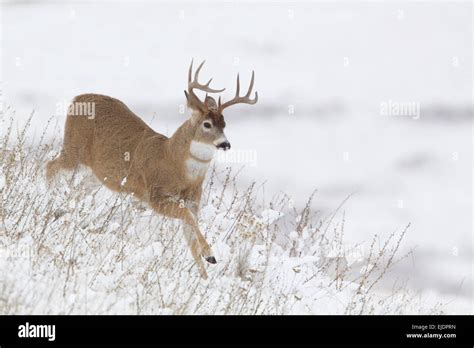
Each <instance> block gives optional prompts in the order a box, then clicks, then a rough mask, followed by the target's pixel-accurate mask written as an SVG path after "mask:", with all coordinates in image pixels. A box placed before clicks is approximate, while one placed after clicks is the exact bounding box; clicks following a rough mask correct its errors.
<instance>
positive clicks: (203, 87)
mask: <svg viewBox="0 0 474 348" xmlns="http://www.w3.org/2000/svg"><path fill="white" fill-rule="evenodd" d="M205 62H206V61H205V60H203V61H202V63H201V64H199V66H198V68H197V69H196V72H195V73H194V80H193V81H191V75H192V66H193V64H192V62H191V66H190V68H189V76H188V89H189V90H191V89H193V88H196V89H200V90H202V91H205V92H209V93H219V92H222V91H224V90H225V88H222V89H213V88H211V87H209V84H210V83H211V81H212V78H211V79H210V80H209V81H208V82H207V83H206V84H205V85H202V84H200V83H199V81H198V79H199V72H200V71H201V69H202V67H203V65H204V63H205Z"/></svg>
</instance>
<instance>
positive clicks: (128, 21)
mask: <svg viewBox="0 0 474 348" xmlns="http://www.w3.org/2000/svg"><path fill="white" fill-rule="evenodd" d="M1 10H2V14H1V20H2V22H1V26H0V28H1V35H2V36H1V40H2V41H1V56H0V57H1V68H2V70H1V83H2V85H1V92H2V104H1V105H2V111H3V112H2V117H1V119H2V120H1V123H0V136H1V137H2V138H1V140H2V142H3V139H4V138H5V136H6V134H7V133H8V129H9V124H10V119H11V118H12V117H13V120H14V122H13V130H12V132H11V134H10V135H11V136H10V142H9V143H8V145H5V147H3V148H2V149H1V150H2V151H1V153H0V154H1V156H2V157H1V160H2V163H1V166H2V172H0V190H2V195H1V199H2V205H1V206H0V208H2V209H0V214H2V215H0V218H2V222H0V238H1V241H2V244H1V247H2V248H3V253H4V254H3V255H4V257H3V258H2V259H1V261H0V265H1V266H0V267H1V269H2V273H1V278H0V291H1V294H2V296H0V297H1V298H5V299H8V301H9V302H8V304H7V305H3V307H2V302H0V310H1V311H2V312H8V313H44V312H46V313H57V312H61V313H84V312H87V313H129V312H131V313H193V312H199V313H216V312H219V313H319V314H324V313H417V312H422V313H473V312H474V310H473V297H474V296H473V281H472V278H473V235H472V216H473V215H472V213H473V210H472V159H473V156H472V120H473V106H472V85H471V81H472V67H471V64H472V52H471V46H472V34H471V26H472V5H471V4H470V3H469V2H466V3H463V2H457V3H444V2H433V3H419V2H413V3H410V2H404V3H401V4H396V3H374V2H357V3H352V2H347V3H345V2H312V3H304V2H298V3H293V2H258V3H257V4H248V3H238V2H230V3H226V4H217V3H216V2H201V3H200V4H196V5H194V4H189V3H180V4H175V3H174V2H161V3H153V2H151V1H140V2H133V3H132V2H127V1H119V2H98V3H88V2H84V3H82V2H78V1H74V2H33V3H32V2H21V3H17V2H4V3H2V7H1ZM193 57H194V58H195V60H201V59H206V60H207V63H206V65H205V66H204V69H203V71H202V76H203V77H204V76H206V77H213V78H214V80H213V85H214V86H215V87H219V88H220V87H226V91H225V92H224V96H226V97H230V96H231V95H232V94H233V93H234V88H235V75H236V73H237V72H240V73H241V78H242V83H243V84H244V85H245V84H246V83H247V82H248V80H249V78H250V73H251V71H252V69H253V70H255V73H256V85H255V87H256V89H257V90H258V92H259V99H260V100H259V103H258V104H257V105H255V106H238V107H235V108H234V109H232V108H231V109H230V110H229V111H228V112H227V113H226V114H225V115H226V122H227V127H226V134H227V137H228V138H229V140H230V142H231V143H232V147H233V153H231V154H229V155H228V156H227V157H223V156H222V155H218V156H217V158H216V160H215V167H216V170H217V171H218V173H219V175H220V178H221V179H220V182H225V170H226V168H227V167H230V168H232V172H233V173H237V172H239V174H238V176H237V178H236V180H235V187H233V188H232V190H235V192H238V193H239V194H241V195H244V196H245V193H246V192H247V191H246V190H247V188H248V187H249V186H250V185H251V184H252V183H253V182H256V189H255V192H254V194H255V197H258V199H257V198H256V201H255V203H254V204H255V205H254V206H252V208H251V209H250V210H249V211H247V210H248V207H246V208H243V207H241V206H232V204H231V203H229V204H228V205H227V206H226V209H228V210H225V212H228V213H225V212H224V213H223V211H222V209H223V208H222V207H218V206H216V205H215V204H213V203H212V202H213V200H212V199H210V200H209V201H207V202H206V204H203V207H202V209H203V214H202V216H201V227H202V228H203V230H204V231H206V232H207V238H208V239H209V240H211V241H212V243H213V245H214V246H215V248H216V250H217V253H218V255H216V257H217V258H218V259H220V260H222V262H220V263H219V264H218V266H217V267H216V268H215V269H213V270H212V273H211V279H210V280H209V281H208V282H205V283H200V282H199V278H197V276H196V274H195V273H197V270H196V269H195V267H191V266H192V262H191V259H190V256H189V253H188V252H187V249H186V248H185V247H184V241H183V240H181V239H177V240H176V239H174V238H171V241H170V240H168V239H169V238H170V234H166V233H165V234H160V233H157V231H163V230H164V231H174V230H176V229H177V228H178V224H177V223H175V222H173V221H166V220H163V219H160V218H157V217H150V216H151V215H152V212H151V211H150V210H147V207H141V206H137V204H136V203H135V202H134V201H133V200H131V199H128V198H126V197H122V196H120V202H121V205H120V207H118V208H117V209H118V210H119V212H117V211H114V209H113V208H111V207H115V206H116V203H117V202H115V199H116V196H117V195H114V194H112V193H110V192H107V191H106V189H105V188H100V186H97V184H96V183H94V182H93V180H91V179H90V178H88V177H87V173H86V172H84V173H81V175H80V176H79V177H77V178H75V180H76V181H75V182H74V183H72V184H71V185H70V187H69V188H68V191H67V192H64V190H62V189H61V186H59V187H56V188H55V189H53V190H51V189H50V190H47V188H46V184H45V182H44V178H43V177H42V175H43V173H42V170H41V163H44V161H46V160H47V159H50V158H52V157H53V156H54V155H55V154H56V153H57V151H58V149H59V141H60V140H61V137H62V130H63V123H64V119H65V117H64V105H65V103H67V102H69V101H70V100H71V99H72V97H73V96H75V95H77V94H81V93H87V92H96V93H101V94H107V95H110V96H113V97H116V98H118V99H121V100H122V101H124V102H125V103H126V104H127V105H128V106H129V107H130V108H131V109H132V110H133V111H134V112H136V113H137V114H138V115H140V116H141V117H142V118H143V119H144V120H145V121H147V122H148V123H149V124H150V125H151V126H152V127H153V128H154V129H155V130H157V131H159V132H162V133H164V134H166V135H171V134H172V133H173V131H174V130H175V129H176V128H177V126H178V125H179V124H180V123H182V122H183V120H184V119H185V114H184V113H183V112H182V111H183V103H184V94H183V90H184V88H185V86H186V73H187V68H188V66H189V62H190V60H191V58H193ZM407 105H408V106H409V107H407V108H405V109H404V110H402V111H400V106H407ZM33 110H34V115H33V118H32V120H31V126H30V127H29V128H28V130H27V131H26V133H25V136H24V137H23V138H21V135H19V136H17V130H21V129H23V126H24V125H25V123H26V122H27V120H28V118H29V116H30V114H31V113H32V111H33ZM48 120H50V121H51V123H50V125H49V127H48V129H47V131H46V133H45V137H44V139H43V144H46V145H45V147H44V148H43V147H40V146H39V145H38V144H39V139H40V137H41V134H42V132H43V130H44V129H45V127H46V125H47V123H48ZM21 139H23V140H24V144H23V143H21V141H23V140H21ZM53 141H55V143H53V144H52V145H51V142H53ZM18 142H20V144H19V143H18ZM15 149H17V150H18V152H21V153H22V155H21V156H20V155H11V151H13V150H15ZM12 156H13V157H12ZM15 156H17V157H15ZM18 156H19V157H18ZM31 158H35V161H40V160H42V161H43V162H39V163H31V162H30V161H29V159H31ZM22 163H25V165H22ZM7 168H10V169H9V170H10V171H11V169H13V170H14V172H17V173H18V175H17V176H18V178H17V182H16V183H12V181H11V179H9V178H12V176H11V175H12V173H11V172H10V171H9V170H7ZM63 180H67V179H66V178H63ZM217 181H219V180H217ZM63 184H64V182H63ZM63 186H68V185H67V184H66V185H63ZM218 187H219V185H217V186H216V187H212V188H210V191H209V195H210V197H214V196H213V195H217V197H219V195H220V194H221V191H220V190H219V189H218ZM54 190H57V191H54ZM232 190H231V189H230V188H229V192H226V193H225V194H224V195H225V197H224V198H223V199H225V200H228V202H231V201H232V198H231V197H232V192H233V191H232ZM314 190H317V192H316V194H315V195H314V198H313V199H312V201H311V208H312V210H313V212H315V215H314V217H313V218H312V219H314V220H312V223H311V224H310V225H311V226H308V229H307V230H305V232H303V230H304V229H300V230H298V228H297V227H295V226H292V223H294V222H295V221H299V220H298V219H301V217H300V218H298V216H299V215H301V212H304V208H305V205H306V203H307V200H308V198H309V197H310V196H311V193H312V192H313V191H314ZM96 191H97V192H98V193H97V194H95V192H96ZM7 193H8V194H7ZM349 196H350V197H349ZM32 197H36V198H32ZM39 197H41V198H42V199H40V198H39ZM282 197H284V199H283V198H282ZM347 197H349V199H348V200H347V201H345V199H346V198H347ZM55 198H57V201H55ZM12 199H13V200H12ZM282 199H283V203H282V202H281V200H282ZM214 201H217V202H218V201H219V198H216V199H215V200H214ZM81 202H84V203H81ZM257 202H258V203H257ZM271 202H274V204H271ZM275 202H279V203H278V204H277V203H275ZM343 202H344V205H343V206H342V207H341V208H340V209H339V210H338V207H339V206H340V205H341V204H342V203H343ZM28 204H29V205H28ZM81 204H86V206H85V207H84V209H83V210H81V209H78V208H77V207H78V206H80V205H81ZM275 205H277V206H278V209H277V208H276V207H275ZM293 206H294V208H295V209H296V211H297V212H299V213H297V212H295V211H294V210H293ZM230 207H232V209H230ZM20 208H21V209H20ZM58 209H59V211H62V213H61V214H59V215H61V216H59V217H56V215H57V212H58ZM61 209H62V210H61ZM17 210H21V211H25V210H26V211H28V212H31V214H26V216H22V215H21V214H20V215H18V214H19V212H18V211H17ZM241 211H245V212H246V214H245V216H246V222H245V224H243V225H242V224H238V225H239V228H232V226H233V225H234V224H235V221H236V220H239V219H240V218H239V216H241V215H242V214H240V215H239V212H241ZM336 211H337V213H336V214H335V217H334V219H332V220H331V217H332V215H333V214H334V213H335V212H336ZM48 212H49V213H50V214H52V215H53V216H54V217H53V219H55V220H54V221H52V220H53V219H51V220H50V219H49V217H48ZM86 212H87V213H88V214H90V215H88V214H86V215H84V214H85V213H86ZM280 213H281V214H283V215H282V217H280V218H278V217H279V216H280V215H281V214H280ZM55 214H56V215H55ZM81 214H82V215H81ZM109 214H111V216H109ZM293 215H294V216H293ZM303 215H304V214H303ZM210 221H212V224H211V225H209V224H210ZM239 221H240V220H239ZM321 221H322V226H323V227H322V230H323V231H324V230H325V229H327V231H329V232H330V233H329V234H328V235H327V236H322V235H323V233H321V228H320V229H318V226H319V224H320V222H321ZM215 222H216V223H217V222H218V223H217V225H215V224H214V223H215ZM257 222H258V223H257ZM127 223H130V225H127ZM409 223H410V227H409V228H408V229H407V230H406V233H405V234H404V236H403V239H402V240H401V242H400V244H399V247H398V249H397V253H396V259H398V258H402V260H401V261H400V262H397V263H396V264H394V265H391V266H390V267H389V269H387V271H386V272H383V269H384V266H383V265H385V264H386V263H387V262H388V260H389V259H390V257H389V255H390V252H389V251H388V250H385V253H384V257H383V260H379V261H378V262H379V264H378V265H377V267H376V268H375V270H376V271H377V272H380V273H382V272H383V277H382V278H381V279H377V278H378V276H377V275H375V274H374V273H370V267H371V266H370V265H372V264H373V263H372V262H373V261H374V260H373V259H371V256H370V255H371V250H373V247H371V246H372V245H373V241H374V236H377V237H375V241H376V242H375V245H376V248H377V250H379V249H381V248H383V246H384V242H385V241H386V240H388V239H389V238H390V236H391V235H392V234H393V233H395V236H394V237H393V239H392V240H391V242H390V248H392V247H395V246H396V245H397V240H398V239H397V238H398V236H399V235H400V234H401V233H403V231H405V227H406V226H407V225H408V224H409ZM342 224H343V239H341V238H340V237H341V236H340V232H338V231H341V229H342ZM81 226H82V227H81ZM216 226H218V227H216ZM256 226H257V227H256ZM258 226H259V227H258ZM2 229H3V231H2ZM78 231H79V232H78ZM93 231H100V233H99V232H96V233H94V232H93ZM229 231H232V233H230V232H229ZM292 232H295V233H296V234H295V233H292ZM229 233H230V235H231V237H228V235H229ZM171 235H174V234H171ZM329 236H330V238H329ZM326 237H327V238H329V239H326ZM229 238H230V239H229ZM274 239H275V240H274ZM334 241H336V242H334ZM24 246H29V249H28V251H29V253H30V252H33V253H34V255H36V256H35V257H30V256H29V257H24V255H23V254H22V255H23V257H15V255H13V257H12V255H10V254H15V252H14V250H17V249H18V248H20V249H21V247H24ZM183 247H184V248H183ZM407 253H409V254H408V256H407V257H405V258H403V256H404V255H406V254H407ZM176 254H178V255H181V258H176V257H175V255H176ZM5 255H7V256H5ZM8 255H10V256H8ZM28 255H30V254H28ZM242 255H243V256H242ZM259 255H260V256H259ZM17 256H18V255H17ZM159 256H160V257H159ZM262 256H266V258H265V260H264V261H262V260H260V258H261V257H262ZM179 260H184V261H182V262H179ZM239 260H240V261H239ZM241 260H244V261H245V262H244V261H241ZM368 261H371V262H368ZM340 262H342V264H343V265H342V266H341V265H339V263H340ZM119 263H120V267H117V268H115V266H116V265H117V264H119ZM242 263H243V264H244V265H243V266H242ZM68 265H69V266H68ZM242 267H243V270H241V268H242ZM190 268H191V270H190ZM239 269H240V271H236V270H239ZM343 269H344V270H347V271H342V270H343ZM375 270H374V272H375ZM55 272H56V273H58V272H59V273H58V275H55ZM341 272H342V275H341ZM367 273H370V275H369V276H368V277H367V279H370V280H367V282H373V281H376V282H375V285H374V287H370V285H368V284H367V283H366V281H363V282H362V283H363V284H362V286H361V287H360V288H359V286H360V284H361V279H366V277H364V275H366V274H367ZM19 274H22V275H23V276H18V275H19ZM377 274H378V273H377ZM308 279H310V280H308ZM272 282H275V283H272ZM39 284H43V287H41V286H39ZM183 284H186V285H183ZM189 284H191V285H189ZM394 284H395V285H394ZM162 286H167V287H168V288H166V289H162V288H161V287H162ZM399 287H401V288H402V290H398V291H395V290H394V289H397V288H399ZM158 288H160V290H158ZM369 288H370V293H364V291H362V290H361V289H365V290H366V291H367V290H368V289H369ZM33 289H35V291H33ZM191 289H196V293H195V295H194V296H192V292H190V290H191ZM209 289H212V290H209ZM273 290H274V291H273ZM181 292H182V294H181ZM157 294H161V295H160V296H162V297H160V302H158V303H157V302H154V301H156V297H157ZM176 294H180V295H179V296H178V295H176ZM196 294H199V296H198V295H196ZM229 298H230V299H234V298H235V299H236V300H235V302H234V301H233V300H229ZM249 298H250V299H251V300H247V299H249ZM260 299H263V302H259V300H260ZM200 300H202V301H200ZM254 301H255V302H254ZM52 302H54V303H56V304H57V306H56V307H50V306H49V304H50V303H52ZM259 303H261V304H259ZM15 306H17V307H15ZM226 306H227V307H226Z"/></svg>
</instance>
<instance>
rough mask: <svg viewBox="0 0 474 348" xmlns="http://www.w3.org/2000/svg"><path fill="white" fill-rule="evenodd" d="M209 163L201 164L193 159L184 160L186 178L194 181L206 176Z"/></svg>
mask: <svg viewBox="0 0 474 348" xmlns="http://www.w3.org/2000/svg"><path fill="white" fill-rule="evenodd" d="M209 163H210V162H201V161H198V160H196V159H194V158H188V159H187V160H186V176H187V178H188V179H189V180H193V181H194V180H196V179H198V178H202V177H204V176H205V175H206V172H207V168H208V167H209Z"/></svg>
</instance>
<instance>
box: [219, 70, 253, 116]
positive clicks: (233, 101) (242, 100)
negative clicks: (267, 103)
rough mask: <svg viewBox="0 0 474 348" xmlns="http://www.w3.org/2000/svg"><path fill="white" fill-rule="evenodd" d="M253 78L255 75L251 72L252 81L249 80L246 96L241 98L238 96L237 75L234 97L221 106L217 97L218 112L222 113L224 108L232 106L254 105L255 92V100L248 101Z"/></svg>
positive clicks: (238, 83) (238, 81)
mask: <svg viewBox="0 0 474 348" xmlns="http://www.w3.org/2000/svg"><path fill="white" fill-rule="evenodd" d="M254 78H255V73H254V72H253V71H252V79H251V80H250V86H249V89H248V91H247V94H246V95H244V96H243V97H240V96H239V93H240V80H239V74H237V90H236V91H235V97H234V98H233V99H231V100H229V101H228V102H225V103H224V104H221V97H219V104H218V110H219V112H222V110H224V109H225V108H227V107H229V106H231V105H234V104H251V105H253V104H255V103H256V102H257V101H258V93H257V92H255V98H254V99H250V94H251V93H252V89H253V82H254Z"/></svg>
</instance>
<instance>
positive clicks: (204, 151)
mask: <svg viewBox="0 0 474 348" xmlns="http://www.w3.org/2000/svg"><path fill="white" fill-rule="evenodd" d="M189 152H190V153H191V155H193V156H194V157H196V158H197V159H200V160H201V161H209V160H211V159H212V157H214V153H215V152H216V147H215V146H214V145H212V144H205V143H201V142H199V141H194V140H193V141H191V146H190V147H189Z"/></svg>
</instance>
